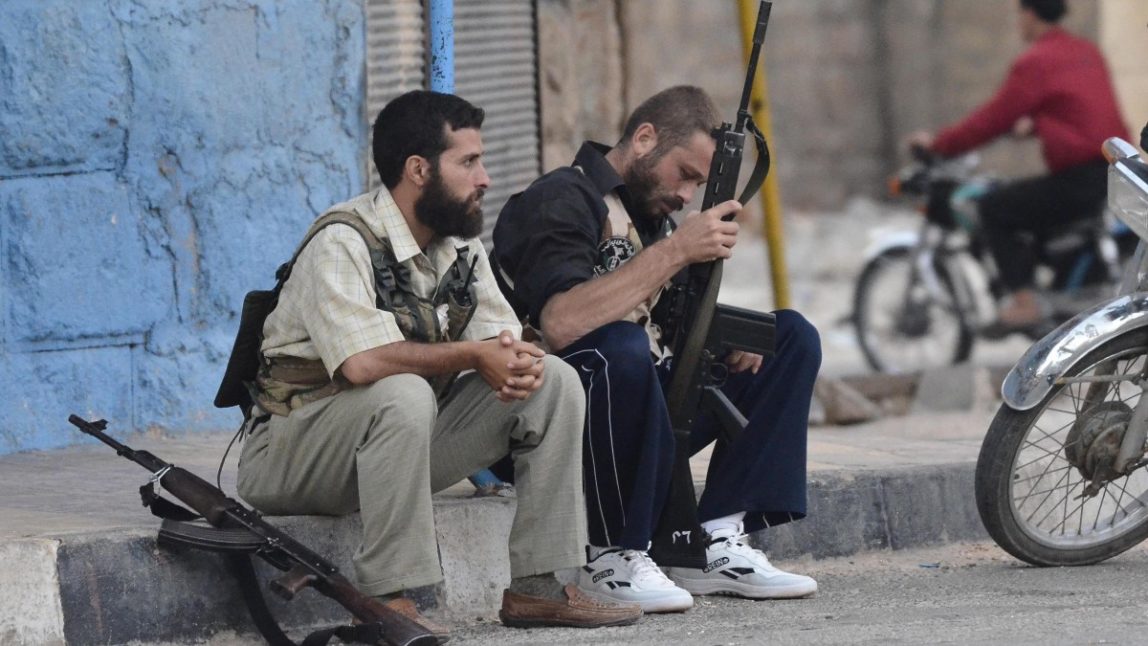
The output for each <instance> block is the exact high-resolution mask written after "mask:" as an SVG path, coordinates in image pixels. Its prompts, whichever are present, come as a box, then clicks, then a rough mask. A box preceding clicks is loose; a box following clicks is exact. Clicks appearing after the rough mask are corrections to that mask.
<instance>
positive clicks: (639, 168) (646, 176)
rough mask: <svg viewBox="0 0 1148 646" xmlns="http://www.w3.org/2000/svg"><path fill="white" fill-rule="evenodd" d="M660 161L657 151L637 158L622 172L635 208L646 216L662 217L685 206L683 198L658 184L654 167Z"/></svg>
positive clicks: (639, 213)
mask: <svg viewBox="0 0 1148 646" xmlns="http://www.w3.org/2000/svg"><path fill="white" fill-rule="evenodd" d="M659 161H661V155H659V154H657V152H656V151H655V152H654V153H651V154H649V155H645V156H643V157H639V158H637V159H635V160H634V161H633V163H631V164H630V167H629V168H627V169H626V171H625V172H624V173H623V174H622V181H623V182H624V183H625V184H626V190H627V191H629V192H630V198H631V199H632V200H633V203H634V208H635V210H637V211H638V215H641V216H642V217H645V218H662V217H665V216H667V215H669V214H671V213H673V212H675V211H680V210H681V209H682V207H684V206H685V203H684V202H682V200H681V198H679V197H677V196H676V195H673V194H672V193H666V192H664V191H662V190H661V187H660V186H659V185H658V177H657V175H656V174H655V172H654V167H655V166H657V165H658V162H659Z"/></svg>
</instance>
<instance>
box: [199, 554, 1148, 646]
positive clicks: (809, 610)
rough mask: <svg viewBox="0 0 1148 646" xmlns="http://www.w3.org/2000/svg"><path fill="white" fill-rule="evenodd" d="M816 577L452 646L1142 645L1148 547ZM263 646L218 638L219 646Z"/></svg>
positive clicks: (812, 570)
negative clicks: (1036, 562)
mask: <svg viewBox="0 0 1148 646" xmlns="http://www.w3.org/2000/svg"><path fill="white" fill-rule="evenodd" d="M778 565H782V566H784V567H786V568H790V569H793V570H796V571H801V572H804V573H807V574H810V575H812V576H814V577H816V578H817V580H818V583H819V585H820V590H819V592H818V593H817V595H816V596H815V597H813V598H810V599H802V600H795V601H759V602H754V601H745V600H739V599H729V598H721V597H703V598H699V599H697V601H698V603H697V604H696V605H695V607H694V608H693V609H692V610H690V611H689V612H686V613H684V614H676V615H651V616H648V617H644V618H643V619H642V621H641V622H640V623H639V624H637V625H635V626H629V627H623V628H604V629H598V630H577V629H531V630H519V629H512V628H504V627H503V626H502V625H501V624H499V623H498V621H497V618H495V617H471V618H466V619H465V620H462V621H460V622H455V623H454V624H453V625H454V632H453V635H454V638H453V639H452V640H451V644H458V645H459V646H464V645H475V646H495V645H498V646H502V645H535V644H547V645H551V644H554V645H559V646H561V645H571V646H573V645H575V644H577V645H584V644H595V645H597V644H602V645H607V644H625V645H633V646H655V645H657V646H663V645H666V644H675V645H681V646H692V645H695V644H697V645H702V646H719V645H721V646H735V645H737V646H742V645H756V644H770V645H774V644H784V645H786V646H788V645H790V644H794V645H805V644H809V645H812V644H818V645H821V644H833V645H839V644H882V645H884V644H962V645H964V644H1009V645H1010V646H1011V645H1014V644H1041V645H1051V644H1071V645H1073V646H1078V645H1081V644H1144V643H1148V548H1146V547H1144V546H1140V547H1137V548H1133V550H1131V551H1129V552H1127V553H1125V554H1123V555H1121V556H1118V557H1116V558H1114V559H1111V560H1109V561H1106V562H1104V563H1102V564H1099V565H1094V566H1089V567H1085V568H1032V567H1028V566H1025V565H1022V564H1021V563H1020V562H1018V561H1016V560H1014V559H1012V558H1011V557H1009V556H1007V555H1006V554H1005V553H1004V552H1002V551H1001V550H1000V549H999V548H997V547H996V546H995V545H993V544H991V543H986V544H965V545H950V546H946V547H941V548H935V549H929V550H905V551H901V552H876V553H873V552H871V553H866V554H862V555H858V556H854V557H849V558H841V559H826V560H821V561H803V562H788V563H781V562H779V563H778ZM258 643H261V642H260V641H258V640H256V639H252V638H251V637H250V636H247V635H245V636H243V637H240V638H236V637H235V636H228V635H220V636H218V637H216V638H215V639H213V640H211V641H210V642H208V644H210V646H240V645H243V646H247V645H249V644H250V645H254V644H258Z"/></svg>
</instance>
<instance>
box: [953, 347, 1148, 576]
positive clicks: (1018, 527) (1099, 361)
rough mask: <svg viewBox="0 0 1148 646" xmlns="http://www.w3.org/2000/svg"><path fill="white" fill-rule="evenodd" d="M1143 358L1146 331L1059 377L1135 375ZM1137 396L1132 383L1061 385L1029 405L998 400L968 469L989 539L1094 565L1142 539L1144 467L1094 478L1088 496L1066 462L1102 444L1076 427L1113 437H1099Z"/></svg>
mask: <svg viewBox="0 0 1148 646" xmlns="http://www.w3.org/2000/svg"><path fill="white" fill-rule="evenodd" d="M1146 355H1148V336H1146V335H1145V333H1144V331H1143V330H1138V331H1136V332H1134V333H1126V334H1124V335H1123V336H1120V337H1117V338H1115V339H1113V340H1111V341H1109V342H1107V343H1105V344H1103V345H1101V346H1100V347H1098V348H1097V349H1095V350H1093V351H1092V352H1090V353H1089V354H1088V355H1086V356H1085V357H1084V358H1083V359H1082V360H1081V361H1080V362H1079V363H1078V364H1077V365H1076V366H1074V367H1073V368H1072V369H1071V370H1069V371H1068V373H1067V375H1066V376H1068V377H1087V376H1089V375H1123V376H1128V377H1131V376H1133V375H1140V376H1143V375H1144V371H1145V361H1146V360H1148V358H1146ZM1090 388H1091V389H1092V390H1091V391H1090ZM1142 393H1143V390H1142V389H1141V387H1140V386H1139V385H1137V384H1136V383H1133V382H1132V381H1131V380H1125V381H1119V382H1115V383H1111V384H1110V385H1106V386H1099V385H1097V382H1093V383H1092V384H1089V383H1082V382H1073V383H1061V384H1058V385H1056V386H1053V388H1052V390H1051V391H1049V393H1048V395H1047V396H1045V398H1044V399H1043V400H1042V401H1041V402H1040V404H1038V405H1037V406H1035V407H1033V408H1031V409H1029V410H1026V411H1020V410H1016V409H1014V408H1012V407H1010V406H1009V405H1008V404H1004V405H1002V406H1001V408H1000V410H999V411H998V412H997V415H996V417H995V418H994V419H993V422H992V424H991V425H990V426H989V430H988V434H987V435H986V436H985V439H984V443H983V444H982V445H981V452H980V456H979V457H978V459H977V468H976V480H975V487H976V502H977V510H978V512H979V513H980V516H981V522H983V523H984V526H985V529H986V530H988V533H989V536H991V537H992V539H993V540H994V541H996V543H997V544H998V545H1000V546H1001V547H1002V548H1003V549H1004V550H1005V551H1006V552H1008V553H1009V554H1012V555H1013V556H1015V557H1017V558H1018V559H1020V560H1022V561H1025V562H1027V563H1031V564H1033V565H1046V566H1048V565H1055V566H1060V565H1089V564H1092V563H1097V562H1100V561H1103V560H1105V559H1108V558H1111V557H1113V556H1115V555H1117V554H1119V553H1121V552H1123V551H1125V550H1127V549H1128V548H1130V547H1132V546H1134V545H1136V544H1137V543H1139V542H1141V541H1142V540H1144V538H1146V537H1148V469H1146V468H1145V466H1144V465H1141V466H1139V467H1137V468H1135V469H1134V470H1133V471H1132V472H1131V473H1129V474H1128V475H1123V476H1118V477H1115V478H1112V479H1108V480H1107V481H1104V482H1102V483H1099V484H1097V485H1094V486H1100V484H1102V486H1100V489H1099V491H1098V492H1096V493H1095V495H1091V496H1083V492H1084V490H1085V487H1086V486H1088V485H1089V482H1090V481H1089V479H1087V478H1085V476H1084V475H1082V469H1081V468H1080V467H1079V466H1074V464H1080V463H1081V460H1080V456H1081V455H1082V454H1085V453H1087V452H1088V449H1089V447H1090V446H1098V447H1101V448H1103V446H1102V445H1103V444H1104V443H1103V442H1099V441H1097V442H1093V441H1087V440H1082V439H1081V438H1082V437H1085V436H1086V433H1085V432H1081V429H1083V428H1086V426H1087V425H1091V426H1092V428H1094V429H1102V430H1114V432H1116V433H1117V435H1114V436H1112V437H1110V438H1107V439H1113V440H1114V441H1116V442H1119V440H1120V439H1122V438H1123V435H1122V434H1119V433H1120V428H1121V426H1120V425H1121V424H1124V427H1126V426H1127V420H1128V418H1129V417H1131V411H1132V410H1133V409H1135V407H1136V403H1137V402H1138V401H1139V399H1140V396H1141V395H1142ZM1089 433H1091V432H1090V431H1089ZM1087 436H1088V437H1092V438H1093V439H1094V440H1095V439H1097V438H1101V439H1104V438H1103V436H1102V435H1100V434H1096V435H1091V434H1090V435H1087ZM1070 460H1072V461H1070ZM1086 468H1091V467H1087V466H1086Z"/></svg>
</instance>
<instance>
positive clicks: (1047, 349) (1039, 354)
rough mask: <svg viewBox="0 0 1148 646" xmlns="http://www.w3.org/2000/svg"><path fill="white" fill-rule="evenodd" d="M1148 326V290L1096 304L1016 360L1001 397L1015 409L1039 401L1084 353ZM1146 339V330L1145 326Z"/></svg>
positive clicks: (1026, 406) (1147, 339)
mask: <svg viewBox="0 0 1148 646" xmlns="http://www.w3.org/2000/svg"><path fill="white" fill-rule="evenodd" d="M1144 328H1148V293H1146V292H1135V293H1132V294H1127V295H1124V296H1120V297H1118V298H1115V299H1113V300H1110V301H1108V302H1106V303H1101V304H1099V305H1095V306H1093V307H1091V308H1089V309H1087V310H1084V311H1083V312H1081V313H1080V314H1077V315H1076V316H1074V317H1072V318H1071V319H1069V320H1068V321H1065V322H1064V323H1063V324H1061V326H1060V327H1058V328H1056V329H1055V330H1053V331H1052V332H1050V333H1049V334H1048V335H1047V336H1045V337H1044V338H1043V339H1041V340H1039V341H1037V342H1036V343H1034V344H1033V345H1032V347H1030V348H1029V349H1028V351H1027V352H1025V353H1024V356H1022V357H1021V358H1020V360H1019V361H1017V362H1016V365H1015V366H1013V368H1012V370H1010V371H1009V373H1008V376H1006V377H1005V380H1004V383H1003V384H1001V397H1002V398H1004V401H1005V403H1006V404H1008V405H1009V406H1011V407H1012V408H1014V409H1016V410H1028V409H1030V408H1032V407H1034V406H1036V405H1037V404H1039V403H1040V402H1041V400H1043V399H1044V397H1045V395H1047V394H1048V392H1049V391H1050V390H1051V389H1052V387H1053V385H1054V384H1055V383H1056V381H1057V379H1060V378H1061V377H1062V376H1064V374H1065V373H1066V372H1068V370H1069V369H1071V368H1072V367H1073V366H1074V365H1076V364H1077V362H1079V361H1080V360H1081V359H1082V358H1084V355H1086V354H1088V353H1089V352H1091V351H1092V350H1095V349H1096V348H1097V347H1099V346H1100V345H1102V344H1104V343H1106V342H1108V341H1111V340H1112V339H1115V338H1116V337H1118V336H1120V335H1122V334H1127V333H1129V332H1133V331H1136V330H1141V329H1144ZM1144 334H1145V340H1146V341H1148V329H1144Z"/></svg>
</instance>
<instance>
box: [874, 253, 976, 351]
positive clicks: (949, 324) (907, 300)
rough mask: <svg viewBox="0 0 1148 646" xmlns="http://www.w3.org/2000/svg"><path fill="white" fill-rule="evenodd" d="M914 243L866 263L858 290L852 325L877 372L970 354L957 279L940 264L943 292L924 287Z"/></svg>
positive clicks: (970, 335)
mask: <svg viewBox="0 0 1148 646" xmlns="http://www.w3.org/2000/svg"><path fill="white" fill-rule="evenodd" d="M911 251H912V250H911V249H910V248H909V247H895V248H892V249H887V250H885V251H883V252H882V253H881V254H880V255H878V256H877V257H875V258H873V259H872V260H870V261H869V262H868V263H866V265H865V268H864V269H863V270H862V272H861V277H860V278H858V279H857V288H856V291H855V292H854V294H853V327H854V330H855V331H856V333H857V340H858V343H859V344H860V345H861V352H862V353H863V354H864V355H865V360H866V361H868V362H869V366H870V367H872V368H873V369H874V370H876V371H878V372H887V373H904V372H913V371H916V370H925V369H928V368H938V367H943V366H948V365H952V364H955V363H960V362H961V361H964V360H965V359H968V357H969V353H970V352H972V347H973V327H972V325H971V324H970V323H969V321H968V318H967V317H966V315H965V314H964V313H963V312H962V311H961V309H960V307H958V306H957V302H958V301H957V298H956V290H955V288H954V285H953V279H952V277H951V276H950V275H949V272H948V270H947V269H946V267H945V266H944V264H943V263H940V262H938V263H937V265H936V272H937V276H938V277H939V278H940V282H941V286H942V287H943V289H944V297H943V298H940V299H939V298H936V297H935V296H934V295H933V294H930V293H929V290H928V289H927V288H926V287H925V285H924V283H923V282H922V281H921V280H920V279H919V277H918V276H917V274H916V272H914V271H912V267H911V266H910V263H911V262H912V254H911Z"/></svg>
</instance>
